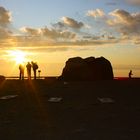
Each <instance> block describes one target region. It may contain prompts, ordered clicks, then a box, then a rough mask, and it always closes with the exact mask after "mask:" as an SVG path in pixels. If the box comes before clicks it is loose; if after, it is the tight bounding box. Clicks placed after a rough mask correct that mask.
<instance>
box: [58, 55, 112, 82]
mask: <svg viewBox="0 0 140 140" xmlns="http://www.w3.org/2000/svg"><path fill="white" fill-rule="evenodd" d="M59 79H61V80H66V81H95V80H112V79H113V70H112V66H111V63H110V62H109V61H108V60H107V59H105V58H104V57H99V58H95V57H88V58H85V59H82V58H81V57H74V58H70V59H68V61H67V62H66V65H65V67H64V69H63V71H62V75H61V76H60V77H59Z"/></svg>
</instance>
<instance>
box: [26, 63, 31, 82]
mask: <svg viewBox="0 0 140 140" xmlns="http://www.w3.org/2000/svg"><path fill="white" fill-rule="evenodd" d="M31 67H32V65H31V63H30V62H28V63H27V65H26V68H27V76H28V80H31Z"/></svg>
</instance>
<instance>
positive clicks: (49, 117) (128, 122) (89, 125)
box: [0, 79, 140, 140]
mask: <svg viewBox="0 0 140 140" xmlns="http://www.w3.org/2000/svg"><path fill="white" fill-rule="evenodd" d="M9 95H16V96H15V97H14V96H10V97H11V98H9V99H5V97H7V98H8V97H9ZM139 139H140V80H133V79H132V80H114V81H97V82H54V83H53V82H51V81H50V82H49V81H47V80H36V81H34V80H32V81H28V80H24V81H20V80H6V81H4V82H1V84H0V140H139Z"/></svg>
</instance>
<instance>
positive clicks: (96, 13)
mask: <svg viewBox="0 0 140 140" xmlns="http://www.w3.org/2000/svg"><path fill="white" fill-rule="evenodd" d="M87 16H90V17H94V18H97V17H104V16H105V13H104V11H103V10H101V9H96V10H89V11H88V12H87Z"/></svg>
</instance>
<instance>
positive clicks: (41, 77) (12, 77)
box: [5, 76, 58, 80]
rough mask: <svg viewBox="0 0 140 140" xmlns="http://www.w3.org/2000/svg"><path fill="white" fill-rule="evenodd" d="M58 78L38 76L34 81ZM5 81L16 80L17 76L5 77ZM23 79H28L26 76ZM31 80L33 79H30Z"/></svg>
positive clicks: (55, 77)
mask: <svg viewBox="0 0 140 140" xmlns="http://www.w3.org/2000/svg"><path fill="white" fill-rule="evenodd" d="M57 77H58V76H40V77H36V79H57ZM5 78H6V79H11V80H12V79H13V80H18V79H19V76H7V77H5ZM24 79H28V77H27V76H25V77H24ZM31 79H34V77H31Z"/></svg>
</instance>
